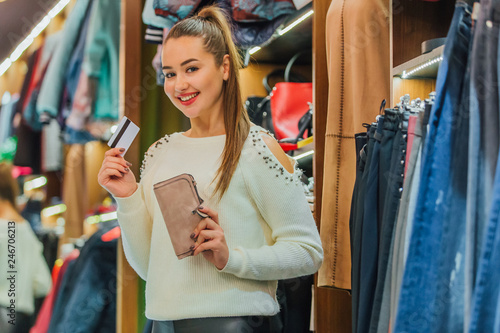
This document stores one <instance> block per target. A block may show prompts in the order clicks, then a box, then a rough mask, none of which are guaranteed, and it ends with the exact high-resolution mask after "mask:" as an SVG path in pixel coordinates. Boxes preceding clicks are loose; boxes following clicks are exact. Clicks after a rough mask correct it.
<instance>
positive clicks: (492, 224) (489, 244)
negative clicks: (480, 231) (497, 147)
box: [469, 163, 500, 333]
mask: <svg viewBox="0 0 500 333" xmlns="http://www.w3.org/2000/svg"><path fill="white" fill-rule="evenodd" d="M495 178H496V179H495V183H494V196H493V200H492V205H491V211H490V218H489V220H488V223H487V225H486V230H485V234H484V239H483V249H482V252H481V258H480V260H479V267H478V274H477V279H476V285H475V290H474V296H473V306H472V312H471V321H470V326H469V333H476V332H491V333H498V332H500V283H499V281H500V163H497V170H496V176H495Z"/></svg>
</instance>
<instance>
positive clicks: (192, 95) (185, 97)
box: [178, 92, 200, 102]
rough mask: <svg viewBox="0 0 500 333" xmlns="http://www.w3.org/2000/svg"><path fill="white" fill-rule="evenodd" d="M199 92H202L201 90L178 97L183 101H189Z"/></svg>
mask: <svg viewBox="0 0 500 333" xmlns="http://www.w3.org/2000/svg"><path fill="white" fill-rule="evenodd" d="M199 94H200V93H199V92H197V93H193V94H191V95H188V96H182V97H178V98H179V99H180V100H181V101H183V102H187V101H189V100H190V99H193V98H195V97H196V96H198V95H199Z"/></svg>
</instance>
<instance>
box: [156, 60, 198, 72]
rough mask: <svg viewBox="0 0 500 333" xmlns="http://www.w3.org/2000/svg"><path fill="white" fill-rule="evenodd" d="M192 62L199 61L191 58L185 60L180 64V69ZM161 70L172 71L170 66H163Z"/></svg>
mask: <svg viewBox="0 0 500 333" xmlns="http://www.w3.org/2000/svg"><path fill="white" fill-rule="evenodd" d="M192 61H199V60H198V59H195V58H191V59H188V60H185V61H183V62H182V63H181V67H182V66H184V65H187V64H189V63H190V62H192ZM162 69H172V67H171V66H163V67H162Z"/></svg>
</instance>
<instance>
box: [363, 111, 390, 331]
mask: <svg viewBox="0 0 500 333" xmlns="http://www.w3.org/2000/svg"><path fill="white" fill-rule="evenodd" d="M384 123H385V119H384V117H380V118H379V120H378V125H377V129H376V131H375V134H374V135H373V137H374V143H373V148H372V151H371V153H370V152H368V154H370V155H371V156H370V158H369V160H368V161H367V165H366V168H365V171H364V173H363V182H364V183H365V184H366V187H365V194H364V200H363V202H362V203H360V204H362V205H363V218H362V223H361V242H360V269H359V300H358V309H357V324H356V330H357V332H359V333H364V332H367V331H368V327H369V326H370V317H371V312H372V307H373V298H374V295H375V286H376V283H377V261H378V235H379V230H378V224H377V213H378V200H377V198H378V184H379V176H378V175H379V164H380V142H381V140H382V137H383V134H382V133H383V129H384ZM368 162H369V163H368Z"/></svg>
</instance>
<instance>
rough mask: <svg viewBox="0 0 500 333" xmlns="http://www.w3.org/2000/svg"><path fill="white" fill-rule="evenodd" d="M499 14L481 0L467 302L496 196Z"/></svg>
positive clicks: (498, 7)
mask: <svg viewBox="0 0 500 333" xmlns="http://www.w3.org/2000/svg"><path fill="white" fill-rule="evenodd" d="M499 15H500V1H498V0H489V1H481V11H480V12H479V15H478V21H477V22H476V24H475V33H474V43H473V49H472V54H471V57H472V69H471V86H470V97H471V98H470V124H469V126H470V127H469V130H470V135H469V163H468V168H469V171H468V184H467V186H468V188H467V192H468V193H467V235H468V236H467V242H466V246H467V252H466V288H465V297H466V304H467V305H468V304H469V303H470V302H471V298H472V295H473V293H474V290H473V286H474V285H475V284H476V281H475V275H476V273H477V270H478V261H479V255H480V253H481V247H482V240H483V239H484V238H483V235H484V230H485V225H486V222H487V221H488V212H489V209H490V206H491V198H492V196H493V188H492V187H493V181H494V177H495V169H496V163H497V156H498V149H499V132H500V128H499V115H498V110H499V98H498V95H499V92H498V86H499V83H498V68H499V67H498V64H497V61H498V43H499ZM466 314H467V315H468V314H469V311H466Z"/></svg>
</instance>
